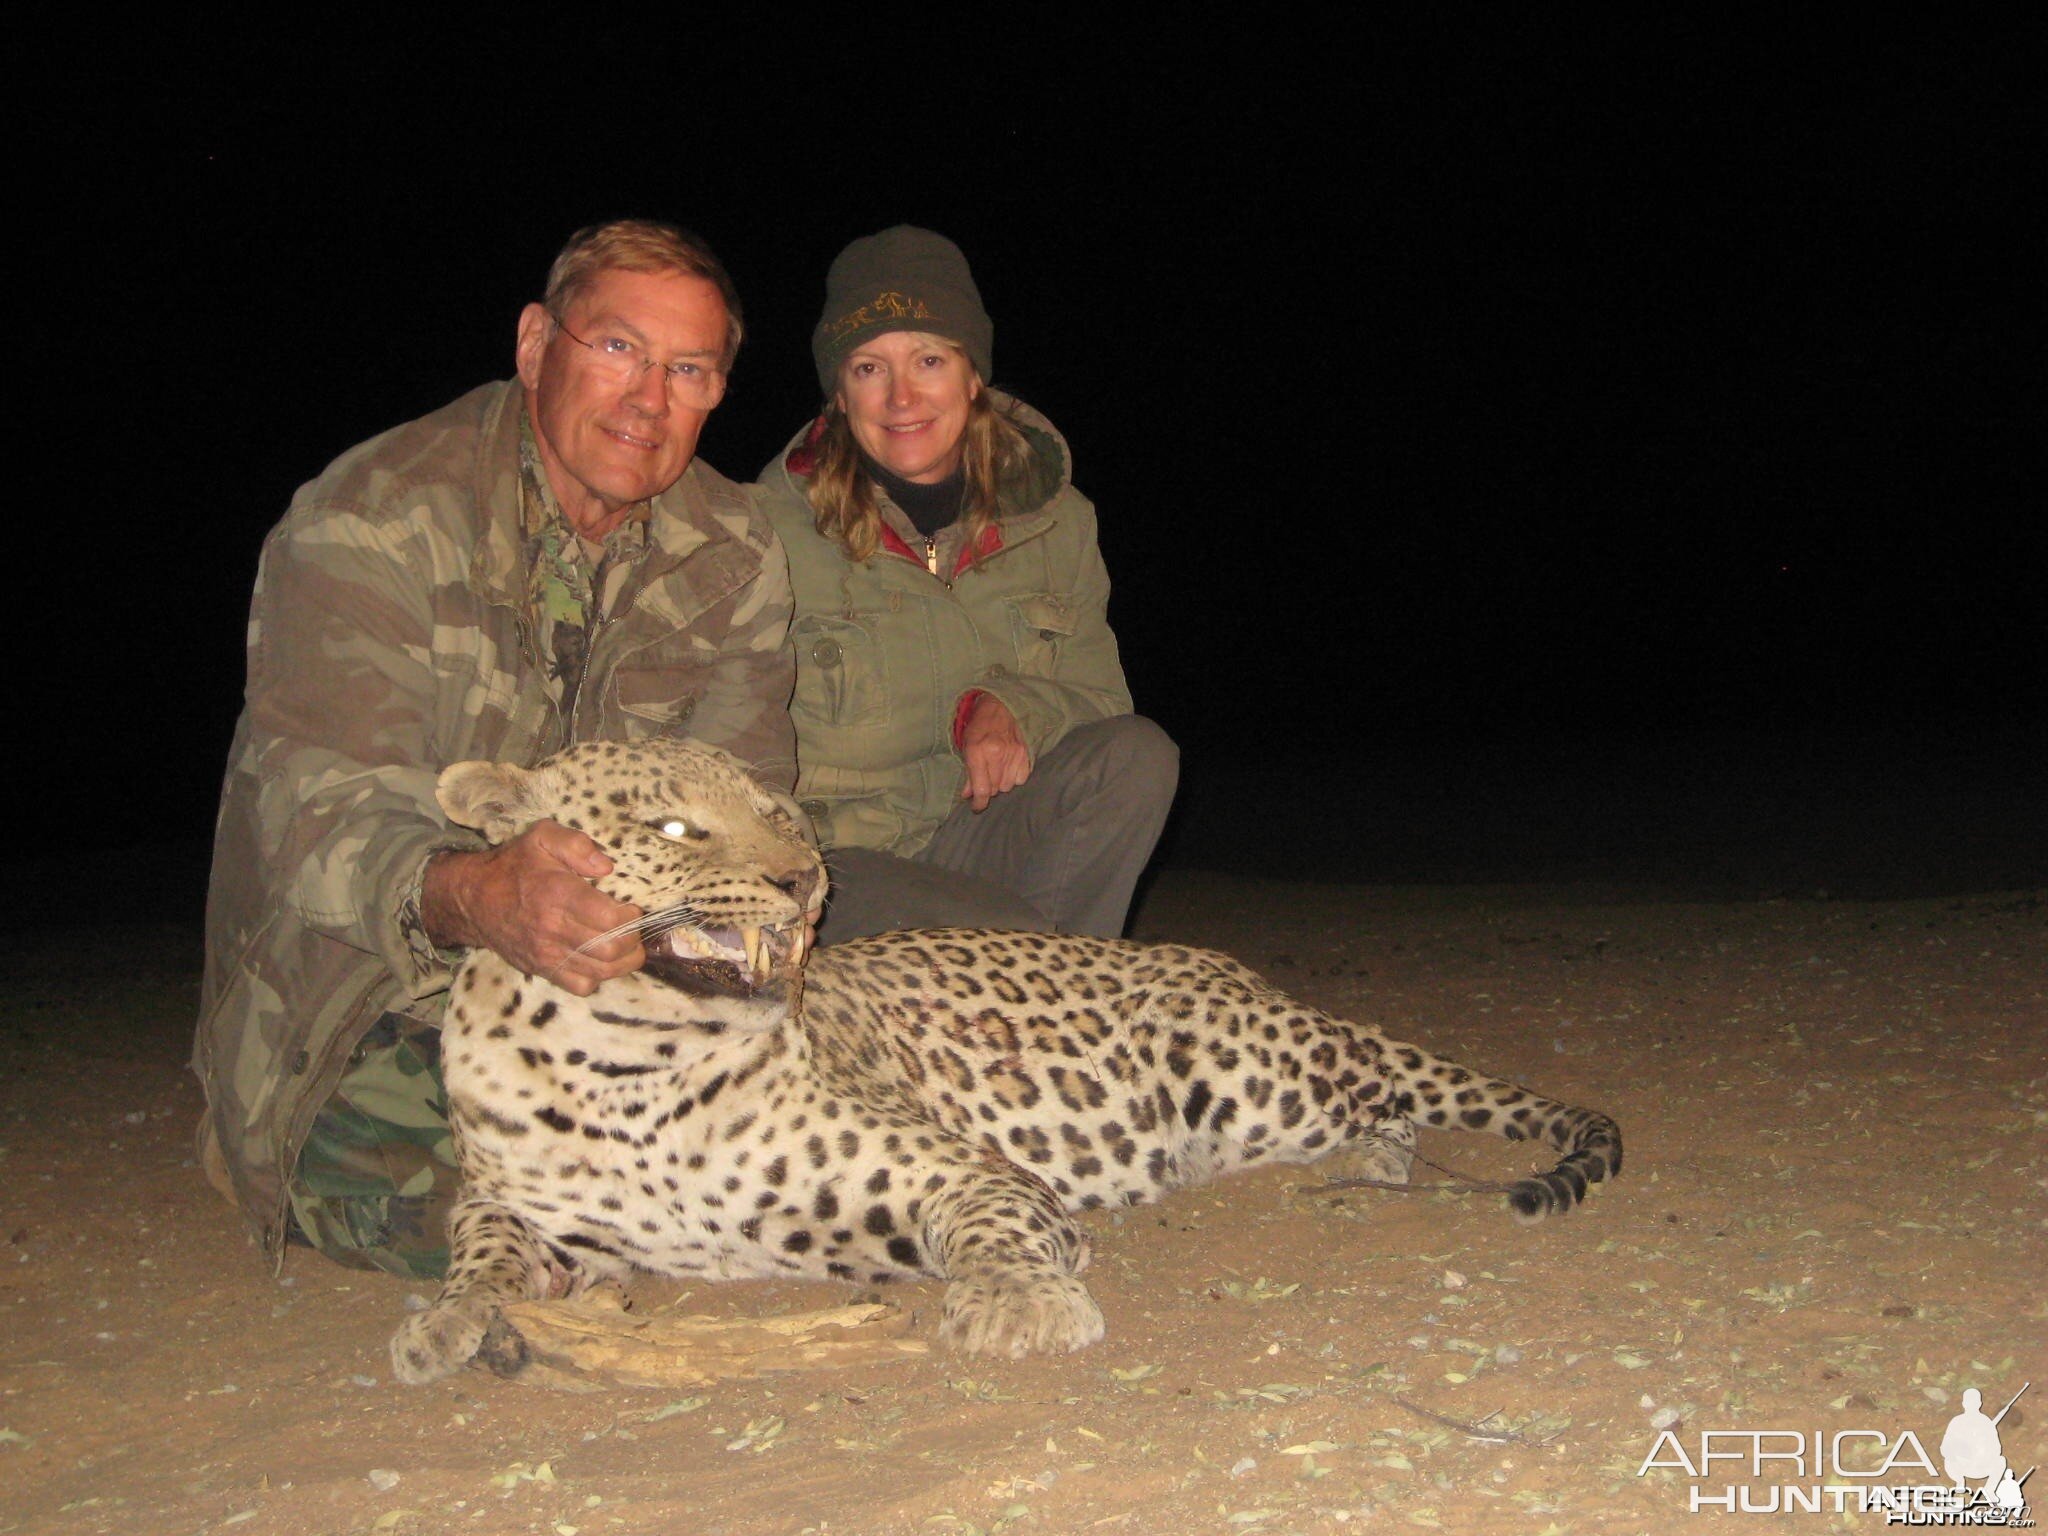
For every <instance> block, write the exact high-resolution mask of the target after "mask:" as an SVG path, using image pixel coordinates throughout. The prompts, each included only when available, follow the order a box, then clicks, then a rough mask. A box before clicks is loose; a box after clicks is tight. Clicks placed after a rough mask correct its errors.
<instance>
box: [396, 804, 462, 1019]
mask: <svg viewBox="0 0 2048 1536" xmlns="http://www.w3.org/2000/svg"><path fill="white" fill-rule="evenodd" d="M473 846H474V845H472V844H466V843H459V842H450V841H441V842H437V843H435V844H434V845H433V846H431V847H429V848H427V849H426V850H425V851H424V852H423V853H421V854H420V856H419V858H418V860H417V861H416V862H415V863H414V864H413V868H412V875H411V877H410V879H408V880H407V882H406V885H405V889H404V892H403V893H402V894H401V896H400V897H399V902H398V910H397V911H396V912H395V913H394V914H393V920H394V921H393V927H394V930H395V932H394V934H393V940H394V942H393V943H392V944H391V945H390V948H389V949H388V950H387V951H386V955H385V958H386V960H387V962H389V963H390V964H391V966H392V972H393V975H394V976H395V977H396V978H397V981H398V984H399V986H400V987H401V988H403V989H404V991H405V994H406V996H408V997H414V998H418V997H426V996H428V995H430V994H431V993H435V992H441V991H445V990H446V989H447V988H448V986H449V984H450V983H451V982H453V980H454V979H455V967H456V966H457V965H459V964H461V962H462V957H463V956H464V955H466V954H468V953H469V951H468V950H466V949H463V948H461V947H460V946H457V947H454V948H443V947H442V946H440V945H438V944H436V943H435V942H434V941H433V940H432V939H431V938H429V937H428V936H427V921H426V911H425V899H424V898H425V891H426V881H427V865H429V864H430V863H432V862H433V860H434V856H435V855H436V854H441V853H460V852H464V851H466V850H469V849H471V848H473Z"/></svg>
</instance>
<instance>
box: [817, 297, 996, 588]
mask: <svg viewBox="0 0 2048 1536" xmlns="http://www.w3.org/2000/svg"><path fill="white" fill-rule="evenodd" d="M937 339H938V340H939V341H940V342H942V343H943V344H944V345H946V346H947V347H950V348H952V350H953V351H955V352H959V353H961V354H962V355H963V356H964V355H965V348H963V347H961V346H960V345H959V344H958V343H957V342H954V341H951V340H949V339H947V338H946V337H943V336H941V337H938V338H937ZM970 366H971V365H970ZM980 378H981V376H980V374H979V373H976V374H975V382H976V383H980ZM824 422H825V430H824V431H823V432H822V433H821V434H820V435H819V437H818V439H817V441H816V442H815V444H813V446H812V449H811V451H812V454H813V455H814V463H813V465H812V468H811V478H810V484H809V485H808V486H806V487H805V491H804V494H805V495H806V496H807V497H808V498H809V499H810V503H811V512H812V515H813V516H814V518H815V519H816V521H817V525H818V532H819V533H821V534H823V535H824V536H825V537H826V538H828V539H831V540H832V541H833V542H834V543H836V544H837V545H838V546H839V547H840V548H841V549H843V550H845V551H846V558H847V559H849V560H852V561H855V562H856V563H857V562H860V561H863V560H866V559H868V558H869V557H871V556H872V555H873V554H874V552H875V550H876V549H877V548H879V547H880V545H881V542H882V514H881V510H880V508H878V507H877V506H876V505H875V486H874V482H873V481H872V480H871V479H870V478H869V477H868V471H867V460H866V457H865V456H864V455H863V454H862V453H861V448H860V444H859V442H857V441H856V440H855V438H854V435H853V423H852V422H850V421H848V420H847V419H846V412H845V411H844V410H842V409H840V406H839V402H838V399H837V398H836V397H835V398H833V399H831V400H827V401H826V402H825V414H824ZM961 441H962V448H961V457H960V467H961V469H962V470H963V471H964V472H965V480H966V490H965V494H964V496H963V497H962V499H961V503H960V521H961V522H962V523H963V524H964V525H965V526H966V530H967V544H966V550H967V553H968V556H969V558H972V556H973V552H974V551H975V550H976V549H977V548H979V546H980V543H981V536H982V534H983V533H984V532H985V531H986V530H987V529H989V528H990V527H992V526H994V524H996V523H997V522H999V521H1000V520H1001V518H1002V515H1003V512H1002V502H1001V496H1002V484H1003V480H1004V479H1005V478H1006V477H1007V476H1009V475H1010V474H1011V473H1012V472H1014V471H1015V470H1016V469H1017V468H1018V467H1020V466H1021V465H1022V464H1023V463H1024V462H1025V460H1026V459H1027V458H1028V457H1029V456H1030V451H1031V450H1030V447H1029V445H1028V444H1027V443H1026V442H1025V441H1024V434H1023V433H1021V432H1019V431H1018V430H1017V429H1016V428H1015V427H1014V426H1012V425H1011V424H1010V423H1009V422H1008V421H1007V420H1005V419H1004V417H1003V414H1002V412H1000V411H998V410H997V409H996V408H995V405H994V404H993V402H992V401H991V400H990V399H989V392H988V390H987V389H986V388H981V389H977V390H976V391H975V392H974V398H973V399H972V400H970V401H968V402H967V426H966V428H965V430H964V431H963V433H962V435H961Z"/></svg>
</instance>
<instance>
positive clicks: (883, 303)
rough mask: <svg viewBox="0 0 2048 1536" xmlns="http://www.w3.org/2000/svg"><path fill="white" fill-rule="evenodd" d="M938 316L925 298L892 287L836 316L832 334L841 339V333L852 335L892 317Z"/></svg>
mask: <svg viewBox="0 0 2048 1536" xmlns="http://www.w3.org/2000/svg"><path fill="white" fill-rule="evenodd" d="M936 319H938V316H937V315H935V314H933V313H932V312H931V310H930V309H928V308H927V307H926V306H925V302H924V300H922V299H915V298H912V297H911V296H910V295H908V294H904V293H898V292H897V291H896V290H895V289H893V288H891V289H885V290H884V291H883V292H881V293H878V294H876V295H875V296H874V297H873V298H872V299H869V300H868V301H867V303H865V304H863V305H861V307H860V308H859V309H856V310H852V311H850V312H849V313H847V314H844V315H841V316H840V317H839V318H838V319H837V320H834V321H833V322H832V326H831V332H830V334H831V338H832V340H834V341H837V340H839V338H840V337H842V336H850V335H852V334H853V333H854V332H855V331H861V330H865V329H867V327H869V326H871V325H883V324H886V323H888V322H890V321H892V320H936Z"/></svg>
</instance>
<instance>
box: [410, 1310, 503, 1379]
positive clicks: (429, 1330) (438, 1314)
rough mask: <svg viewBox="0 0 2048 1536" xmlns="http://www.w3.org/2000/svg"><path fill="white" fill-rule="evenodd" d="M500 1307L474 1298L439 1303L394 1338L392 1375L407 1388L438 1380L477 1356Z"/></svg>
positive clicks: (412, 1319)
mask: <svg viewBox="0 0 2048 1536" xmlns="http://www.w3.org/2000/svg"><path fill="white" fill-rule="evenodd" d="M496 1313H497V1308H495V1307H493V1306H492V1305H491V1304H490V1303H488V1302H486V1301H482V1300H478V1299H475V1298H470V1299H457V1300H454V1301H437V1302H435V1303H434V1304H433V1305H432V1306H431V1307H429V1308H427V1310H426V1311H424V1312H416V1313H414V1314H413V1315H412V1316H411V1317H408V1318H407V1319H406V1320H405V1321H404V1322H403V1323H402V1324H400V1325H399V1329H398V1332H396V1333H394V1334H393V1335H392V1336H391V1374H392V1375H394V1376H396V1377H397V1378H398V1379H399V1380H400V1381H402V1382H405V1383H406V1384H407V1385H408V1386H415V1387H416V1386H420V1385H422V1384H423V1383H425V1382H429V1381H438V1380H440V1379H441V1378H442V1377H443V1376H447V1375H449V1374H451V1373H453V1372H455V1371H459V1370H461V1369H462V1367H464V1366H465V1365H467V1364H469V1362H470V1361H471V1360H472V1359H474V1358H475V1357H476V1352H477V1349H478V1347H479V1346H480V1345H481V1344H482V1343H483V1341H484V1330H485V1329H487V1328H488V1327H490V1324H491V1320H492V1318H493V1317H494V1316H495V1315H496Z"/></svg>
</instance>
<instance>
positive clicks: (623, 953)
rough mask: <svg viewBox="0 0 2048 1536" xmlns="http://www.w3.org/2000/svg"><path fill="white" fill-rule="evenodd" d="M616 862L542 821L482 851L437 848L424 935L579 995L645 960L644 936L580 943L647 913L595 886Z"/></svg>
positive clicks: (425, 896) (424, 895)
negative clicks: (497, 958) (478, 951)
mask: <svg viewBox="0 0 2048 1536" xmlns="http://www.w3.org/2000/svg"><path fill="white" fill-rule="evenodd" d="M611 867H612V861H611V859H610V858H609V857H608V856H607V855H606V854H605V852H604V850H603V849H601V848H599V847H598V846H597V844H596V843H594V842H592V841H591V840H590V839H589V838H587V837H585V836H584V835H583V834H582V833H581V832H577V831H574V830H572V829H571V828H569V827H565V826H563V825H561V823H559V822H554V821H540V822H535V823H534V824H533V825H532V826H530V827H528V828H527V829H526V830H525V831H524V832H522V833H520V834H519V835H518V836H517V837H515V838H512V839H510V840H509V841H507V842H503V843H500V844H499V845H498V846H497V847H495V848H487V849H484V850H482V851H481V852H477V853H443V854H437V855H435V857H434V858H433V859H432V860H431V861H430V862H429V863H428V865H427V873H426V879H425V882H424V885H423V889H422V891H421V903H420V905H421V911H422V914H423V916H424V917H425V919H426V927H427V936H428V937H429V938H431V939H432V940H433V941H434V942H435V943H436V944H439V945H442V946H444V947H446V946H450V945H464V946H467V947H470V948H475V947H476V946H478V945H481V946H483V947H484V948H485V949H490V950H495V951H496V952H497V953H498V954H500V955H502V956H504V957H505V959H507V960H509V961H510V962H511V963H512V964H513V965H515V966H517V967H518V968H519V969H520V970H522V971H524V972H526V973H527V974H528V975H531V976H544V977H546V978H547V979H548V980H549V981H552V982H553V983H555V985H556V986H558V987H561V988H562V989H563V990H564V991H567V992H573V993H575V994H576V996H578V997H588V996H589V995H590V994H591V993H592V992H594V991H596V990H597V985H598V983H599V982H602V981H609V980H610V979H611V978H612V977H614V976H623V975H625V974H626V973H627V972H628V971H637V970H639V969H640V967H641V966H642V965H644V964H645V963H646V961H647V951H646V950H644V949H642V948H641V947H640V939H639V936H638V935H637V934H634V933H623V934H620V935H618V936H617V937H616V938H611V939H607V940H605V941H604V942H603V943H602V944H593V945H592V946H591V947H590V948H589V949H588V950H584V951H582V952H580V953H579V952H578V946H579V945H582V944H584V943H587V942H588V941H589V940H591V939H594V938H596V937H597V936H598V935H599V934H601V933H608V932H610V931H611V930H612V929H614V928H617V927H618V926H620V925H621V924H622V923H630V922H632V921H634V920H635V919H636V918H638V917H640V916H641V912H640V909H639V908H638V907H635V906H631V905H628V904H626V903H624V902H617V901H613V900H612V899H611V898H610V897H609V896H606V895H605V894H603V893H602V892H601V891H599V890H598V889H597V887H596V886H594V885H592V884H591V883H590V882H591V880H592V879H594V878H595V877H597V876H599V875H605V874H609V873H611Z"/></svg>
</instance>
